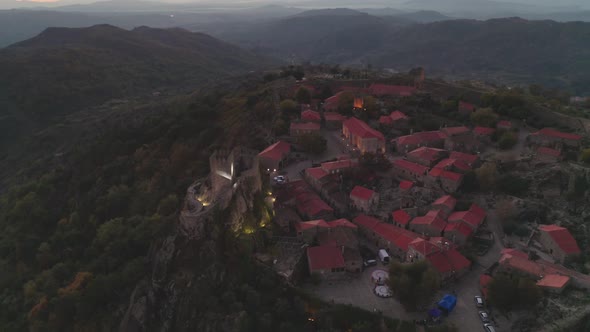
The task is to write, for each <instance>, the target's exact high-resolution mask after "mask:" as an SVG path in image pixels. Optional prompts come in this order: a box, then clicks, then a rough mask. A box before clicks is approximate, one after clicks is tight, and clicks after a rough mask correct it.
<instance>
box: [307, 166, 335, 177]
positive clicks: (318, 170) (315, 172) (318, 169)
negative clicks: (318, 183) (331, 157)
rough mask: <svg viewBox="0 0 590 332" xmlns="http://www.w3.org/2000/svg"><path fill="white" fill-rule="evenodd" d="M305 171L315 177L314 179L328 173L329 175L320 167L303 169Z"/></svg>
mask: <svg viewBox="0 0 590 332" xmlns="http://www.w3.org/2000/svg"><path fill="white" fill-rule="evenodd" d="M305 173H307V175H308V176H310V177H312V178H314V179H316V180H320V179H322V178H324V177H326V176H328V175H330V174H329V173H328V172H326V170H324V169H323V168H322V167H313V168H308V169H306V170H305Z"/></svg>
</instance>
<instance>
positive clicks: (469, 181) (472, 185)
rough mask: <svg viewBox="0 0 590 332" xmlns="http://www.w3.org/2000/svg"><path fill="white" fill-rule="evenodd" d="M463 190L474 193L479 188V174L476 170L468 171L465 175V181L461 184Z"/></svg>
mask: <svg viewBox="0 0 590 332" xmlns="http://www.w3.org/2000/svg"><path fill="white" fill-rule="evenodd" d="M461 190H462V191H463V192H467V193H472V192H476V191H477V190H479V183H478V182H477V175H476V174H475V172H474V171H471V170H470V171H467V172H466V173H465V174H464V175H463V183H462V184H461Z"/></svg>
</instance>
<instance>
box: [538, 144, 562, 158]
mask: <svg viewBox="0 0 590 332" xmlns="http://www.w3.org/2000/svg"><path fill="white" fill-rule="evenodd" d="M537 153H538V154H544V155H548V156H552V157H560V156H561V151H559V150H555V149H552V148H548V147H544V146H542V147H540V148H538V149H537Z"/></svg>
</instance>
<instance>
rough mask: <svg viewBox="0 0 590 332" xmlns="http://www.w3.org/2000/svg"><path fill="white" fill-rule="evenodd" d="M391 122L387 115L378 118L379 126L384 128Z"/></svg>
mask: <svg viewBox="0 0 590 332" xmlns="http://www.w3.org/2000/svg"><path fill="white" fill-rule="evenodd" d="M392 122H393V121H392V120H391V118H390V117H389V116H387V115H382V116H380V117H379V124H382V125H384V126H387V125H390V124H391V123H392Z"/></svg>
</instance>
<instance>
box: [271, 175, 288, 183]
mask: <svg viewBox="0 0 590 332" xmlns="http://www.w3.org/2000/svg"><path fill="white" fill-rule="evenodd" d="M273 180H274V181H275V183H276V184H285V183H287V178H286V177H284V176H282V175H279V176H275V177H274V178H273Z"/></svg>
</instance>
